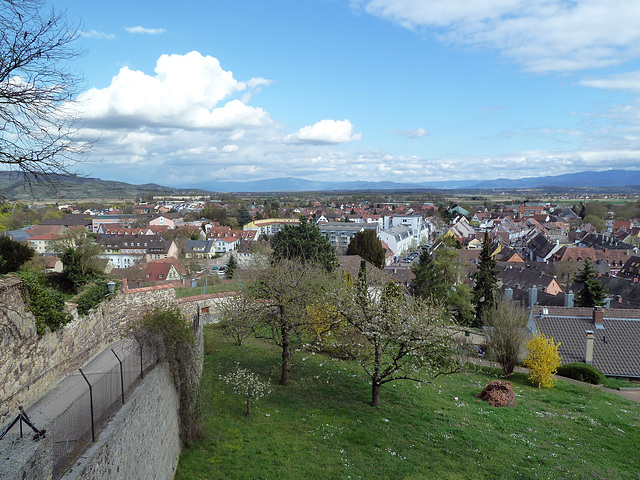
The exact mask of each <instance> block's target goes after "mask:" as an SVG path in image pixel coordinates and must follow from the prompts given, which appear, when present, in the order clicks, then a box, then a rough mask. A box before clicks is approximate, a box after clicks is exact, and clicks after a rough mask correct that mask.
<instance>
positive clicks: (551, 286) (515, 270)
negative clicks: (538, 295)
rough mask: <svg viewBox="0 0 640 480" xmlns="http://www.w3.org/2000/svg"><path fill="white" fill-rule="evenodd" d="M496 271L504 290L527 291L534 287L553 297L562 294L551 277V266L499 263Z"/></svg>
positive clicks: (555, 280) (556, 281) (556, 282)
mask: <svg viewBox="0 0 640 480" xmlns="http://www.w3.org/2000/svg"><path fill="white" fill-rule="evenodd" d="M497 270H498V279H499V280H500V281H501V282H502V285H503V286H504V287H505V288H506V287H511V288H514V289H519V290H529V289H530V288H534V287H535V288H536V289H537V290H538V291H539V292H544V293H547V294H549V295H553V296H556V295H558V294H560V293H563V292H564V291H563V289H562V287H561V286H560V284H559V283H558V280H557V279H556V277H555V276H554V275H553V266H548V265H544V264H537V263H529V264H523V263H513V264H512V263H504V262H500V263H498V264H497Z"/></svg>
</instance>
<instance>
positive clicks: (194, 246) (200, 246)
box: [184, 240, 216, 253]
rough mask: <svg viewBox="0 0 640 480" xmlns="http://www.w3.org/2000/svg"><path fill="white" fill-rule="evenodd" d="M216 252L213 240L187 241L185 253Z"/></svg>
mask: <svg viewBox="0 0 640 480" xmlns="http://www.w3.org/2000/svg"><path fill="white" fill-rule="evenodd" d="M212 250H213V251H214V252H215V250H216V249H215V246H214V241H213V240H187V244H186V245H185V247H184V253H210V252H211V251H212Z"/></svg>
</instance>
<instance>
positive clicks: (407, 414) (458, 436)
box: [175, 327, 640, 480]
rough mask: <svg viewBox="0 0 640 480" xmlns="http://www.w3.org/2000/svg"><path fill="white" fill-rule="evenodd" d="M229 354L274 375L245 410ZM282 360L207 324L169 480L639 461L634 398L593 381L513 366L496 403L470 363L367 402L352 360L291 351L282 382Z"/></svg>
mask: <svg viewBox="0 0 640 480" xmlns="http://www.w3.org/2000/svg"><path fill="white" fill-rule="evenodd" d="M280 353H281V352H280ZM235 362H240V366H241V367H243V368H247V369H248V370H250V371H252V372H254V373H256V374H258V375H259V376H260V377H261V379H262V380H263V381H264V380H268V379H270V378H271V380H270V381H271V394H270V395H269V396H267V397H266V398H263V399H261V400H260V401H259V402H258V403H257V404H255V405H254V406H252V412H253V413H252V414H251V416H250V417H246V416H245V415H244V410H245V408H246V407H245V405H244V401H243V398H242V397H240V396H238V395H235V394H234V393H233V391H232V390H231V387H229V386H228V385H226V384H224V383H223V382H222V381H221V380H220V377H219V376H220V375H225V374H227V373H228V372H229V371H231V370H233V368H234V366H235ZM278 362H279V351H278V350H277V349H275V348H273V347H272V346H271V345H268V344H265V343H263V342H261V341H258V340H255V339H253V340H249V341H246V343H245V344H243V346H241V347H237V346H235V345H233V344H232V342H231V340H230V339H229V338H227V337H223V336H221V334H220V331H219V330H218V329H216V328H211V327H207V328H206V329H205V367H204V372H203V377H202V382H203V387H204V392H205V394H204V395H203V404H202V408H203V413H204V421H203V426H204V430H205V432H204V438H202V439H201V440H200V441H198V442H196V443H195V444H194V445H192V446H191V447H190V448H187V449H185V450H184V451H183V452H182V454H181V455H180V462H179V465H178V469H177V471H176V476H175V478H176V479H177V480H181V479H192V478H200V479H223V478H224V479H234V478H238V479H239V478H304V479H309V480H312V479H318V480H325V479H327V478H332V479H333V478H352V479H357V478H362V479H368V478H398V479H412V480H418V479H433V478H438V479H496V478H607V479H627V478H635V477H636V476H637V473H638V471H640V458H638V456H637V445H638V444H639V442H640V429H639V428H638V427H640V404H638V403H634V402H630V401H628V400H625V399H623V398H621V397H618V396H615V395H612V394H607V393H602V392H600V391H598V390H597V389H594V388H592V387H589V386H584V385H574V384H571V383H567V382H563V381H560V382H559V383H558V385H557V386H556V387H554V388H552V389H542V390H540V389H538V388H536V387H533V386H531V385H530V384H529V383H528V381H527V379H526V376H525V375H524V374H522V373H518V374H514V375H513V377H512V378H511V379H510V380H511V382H512V384H513V387H514V390H515V392H516V394H517V401H518V405H517V406H516V407H515V408H494V407H489V406H488V405H487V404H486V403H485V402H483V401H481V400H479V399H477V398H476V395H477V394H478V393H480V391H481V390H482V388H483V387H484V386H485V385H486V384H487V383H488V382H489V381H490V380H493V379H495V378H496V374H497V372H496V371H489V372H487V371H478V372H469V373H466V374H456V375H449V376H446V377H440V378H438V379H437V380H436V382H435V383H434V384H433V385H423V386H422V387H421V388H418V389H416V388H415V385H414V384H412V383H408V382H398V383H395V384H387V385H385V386H384V388H383V392H382V396H383V398H382V404H381V406H380V407H377V408H373V407H371V406H370V405H369V404H368V403H367V402H368V401H369V400H370V389H371V386H370V384H369V383H368V381H367V378H366V376H365V375H363V373H362V370H360V368H359V367H358V366H356V365H355V364H353V363H350V362H345V361H338V360H332V359H330V358H327V357H325V356H323V355H319V354H316V355H313V354H310V353H308V352H304V351H299V352H298V353H296V358H295V362H294V366H293V370H292V375H293V382H292V384H291V385H290V386H289V387H280V386H278V385H276V384H275V383H276V380H277V378H276V379H274V378H273V377H274V376H276V375H277V365H278ZM274 371H275V372H276V373H274Z"/></svg>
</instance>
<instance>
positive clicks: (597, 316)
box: [593, 307, 604, 324]
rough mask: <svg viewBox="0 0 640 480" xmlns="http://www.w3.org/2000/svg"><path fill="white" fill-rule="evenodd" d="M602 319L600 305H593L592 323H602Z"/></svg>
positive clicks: (602, 314)
mask: <svg viewBox="0 0 640 480" xmlns="http://www.w3.org/2000/svg"><path fill="white" fill-rule="evenodd" d="M603 320H604V310H603V308H602V307H594V309H593V323H596V324H597V323H599V324H602V322H603Z"/></svg>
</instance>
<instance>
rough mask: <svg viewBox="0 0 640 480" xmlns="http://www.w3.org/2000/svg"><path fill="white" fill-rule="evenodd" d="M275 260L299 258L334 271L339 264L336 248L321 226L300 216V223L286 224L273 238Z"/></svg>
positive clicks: (304, 261) (272, 245)
mask: <svg viewBox="0 0 640 480" xmlns="http://www.w3.org/2000/svg"><path fill="white" fill-rule="evenodd" d="M271 247H272V248H273V258H274V260H276V261H277V260H281V259H283V258H287V259H290V260H292V259H298V260H300V261H302V262H303V263H306V262H309V263H314V264H316V265H320V266H322V267H324V268H325V269H326V270H327V271H328V272H332V271H333V270H334V269H335V268H336V267H337V266H338V257H337V255H336V249H335V248H333V245H331V242H330V241H329V238H328V237H326V236H325V235H323V234H322V232H321V231H320V228H319V227H318V226H317V225H314V224H313V223H309V221H308V220H307V218H306V217H300V224H299V225H285V226H284V227H283V228H282V230H280V231H279V232H277V233H276V234H275V235H274V236H273V237H272V238H271Z"/></svg>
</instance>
